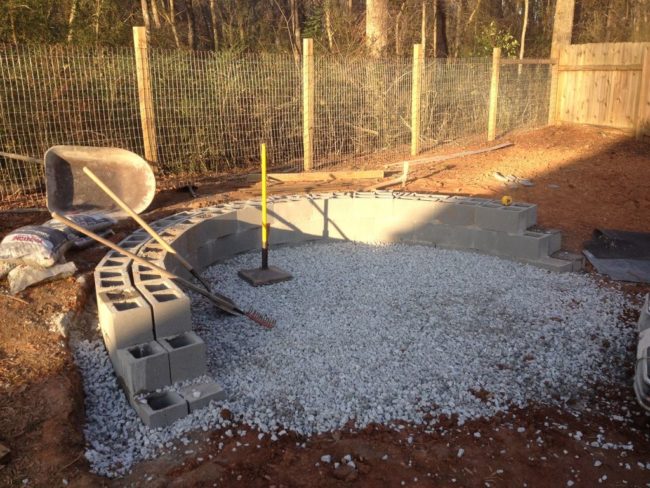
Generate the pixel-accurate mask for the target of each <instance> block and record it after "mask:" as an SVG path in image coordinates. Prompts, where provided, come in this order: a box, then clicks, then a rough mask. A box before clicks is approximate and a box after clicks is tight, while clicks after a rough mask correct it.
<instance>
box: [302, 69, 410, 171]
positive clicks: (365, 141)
mask: <svg viewBox="0 0 650 488" xmlns="http://www.w3.org/2000/svg"><path fill="white" fill-rule="evenodd" d="M314 65H315V66H314V72H315V80H316V81H315V95H314V98H315V102H314V105H315V108H314V161H315V166H316V168H326V167H331V166H333V165H335V164H337V163H340V162H342V161H345V160H347V159H350V158H355V159H357V160H360V161H362V160H363V159H364V157H367V156H370V155H372V157H373V158H375V159H377V158H382V153H385V152H387V151H390V155H391V156H392V155H394V154H401V153H408V144H409V141H410V138H411V127H410V124H411V123H410V119H409V118H410V111H411V84H412V65H411V61H410V60H404V59H393V60H369V59H359V58H354V59H349V58H332V57H324V58H317V59H316V60H315V61H314ZM385 157H388V155H386V156H385Z"/></svg>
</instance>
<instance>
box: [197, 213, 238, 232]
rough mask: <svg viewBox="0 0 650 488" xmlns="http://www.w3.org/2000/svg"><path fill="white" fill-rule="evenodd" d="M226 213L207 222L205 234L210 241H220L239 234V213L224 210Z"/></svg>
mask: <svg viewBox="0 0 650 488" xmlns="http://www.w3.org/2000/svg"><path fill="white" fill-rule="evenodd" d="M222 211H223V212H224V213H222V214H219V215H215V216H214V217H212V218H211V219H210V220H207V221H206V224H205V225H206V226H207V227H206V230H205V233H206V235H207V236H208V237H209V239H218V238H220V237H223V236H228V235H231V234H235V233H236V232H237V212H236V211H234V210H227V211H226V210H222Z"/></svg>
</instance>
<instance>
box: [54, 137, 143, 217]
mask: <svg viewBox="0 0 650 488" xmlns="http://www.w3.org/2000/svg"><path fill="white" fill-rule="evenodd" d="M84 167H87V168H88V169H90V170H91V171H92V172H93V173H94V174H95V175H97V176H98V177H99V178H101V179H102V181H104V182H105V183H106V185H107V186H109V187H110V188H111V189H112V190H113V192H114V193H115V194H116V195H117V196H119V197H120V198H121V199H122V200H123V201H124V202H126V203H127V204H128V206H129V207H131V208H132V209H133V210H134V211H135V212H136V213H138V214H139V213H141V212H143V211H144V210H145V209H146V208H147V207H148V206H149V205H150V204H151V202H152V200H153V197H154V194H155V192H156V178H155V176H154V174H153V171H152V169H151V166H150V165H149V164H148V163H147V162H146V161H145V160H144V159H142V158H141V157H140V156H138V155H137V154H135V153H132V152H131V151H127V150H126V149H120V148H116V147H85V146H53V147H51V148H50V149H48V150H47V152H46V153H45V191H46V199H47V208H48V210H49V211H50V212H51V213H58V214H59V215H66V214H70V213H77V212H88V211H102V212H103V213H105V214H112V215H115V216H119V215H122V214H124V212H123V211H122V210H121V209H120V207H119V206H118V205H117V204H116V203H115V202H114V201H113V199H111V198H110V197H109V196H108V195H106V193H104V192H103V191H98V189H97V186H96V185H95V183H93V181H92V180H90V179H89V178H88V177H87V176H86V175H85V174H84V171H83V169H84Z"/></svg>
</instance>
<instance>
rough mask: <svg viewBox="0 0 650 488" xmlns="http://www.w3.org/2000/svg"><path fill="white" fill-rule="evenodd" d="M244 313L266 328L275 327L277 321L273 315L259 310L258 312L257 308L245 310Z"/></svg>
mask: <svg viewBox="0 0 650 488" xmlns="http://www.w3.org/2000/svg"><path fill="white" fill-rule="evenodd" d="M244 315H245V316H246V317H248V318H249V319H251V320H252V321H253V322H255V323H256V324H259V325H261V326H262V327H264V328H265V329H272V328H273V327H275V323H276V321H275V320H273V319H272V318H271V317H267V316H266V315H262V314H261V313H259V312H256V311H255V310H252V309H251V310H247V311H246V312H244Z"/></svg>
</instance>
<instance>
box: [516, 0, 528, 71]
mask: <svg viewBox="0 0 650 488" xmlns="http://www.w3.org/2000/svg"><path fill="white" fill-rule="evenodd" d="M529 3H530V2H529V0H524V19H523V21H522V25H521V43H520V45H519V59H524V52H525V50H526V29H527V28H528V8H529V7H530V5H529ZM521 67H522V65H521V64H520V65H519V67H518V68H517V74H518V75H521Z"/></svg>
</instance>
